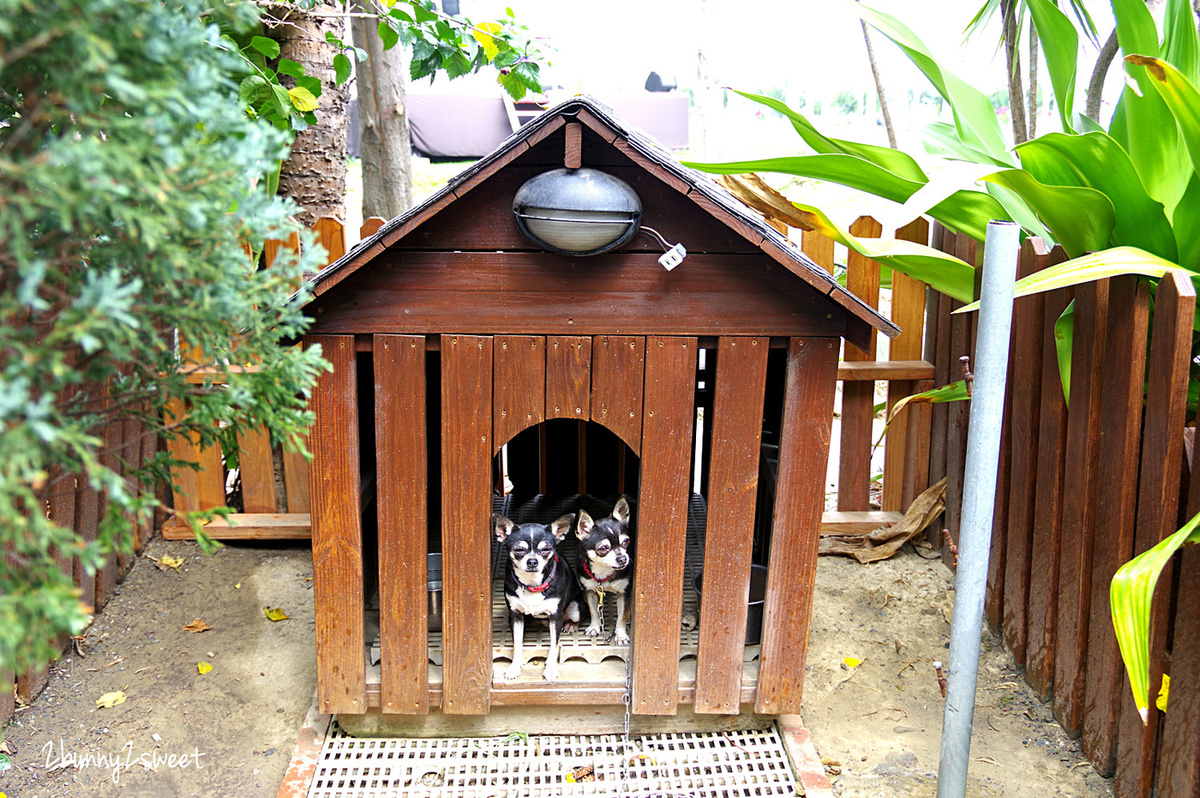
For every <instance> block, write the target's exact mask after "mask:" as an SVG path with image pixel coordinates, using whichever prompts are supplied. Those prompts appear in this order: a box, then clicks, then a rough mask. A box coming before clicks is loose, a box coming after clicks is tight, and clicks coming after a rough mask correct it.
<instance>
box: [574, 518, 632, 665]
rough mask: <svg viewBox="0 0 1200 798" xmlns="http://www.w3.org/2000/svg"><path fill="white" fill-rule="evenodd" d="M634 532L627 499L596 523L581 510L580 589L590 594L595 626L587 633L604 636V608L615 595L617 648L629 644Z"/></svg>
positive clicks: (588, 599) (614, 634) (591, 625)
mask: <svg viewBox="0 0 1200 798" xmlns="http://www.w3.org/2000/svg"><path fill="white" fill-rule="evenodd" d="M631 532H632V528H631V524H630V512H629V502H627V501H626V500H625V497H624V496H622V497H621V498H620V499H618V500H617V505H616V507H614V508H613V511H612V515H610V516H608V517H607V518H601V519H600V520H599V521H593V520H592V517H591V516H590V515H588V513H587V511H586V510H580V511H579V526H578V527H577V528H576V530H575V536H576V537H577V538H579V561H578V566H579V568H578V576H579V586H580V587H581V588H583V592H584V594H585V595H587V603H588V610H589V611H590V613H591V623H589V624H588V627H587V629H585V630H584V634H586V635H588V636H591V637H594V636H596V635H598V634H600V624H601V621H602V618H601V614H600V605H601V603H602V602H603V600H604V594H605V593H612V594H615V595H616V598H617V619H616V624H615V628H614V629H613V637H614V638H615V639H616V642H617V645H622V646H625V645H629V635H628V634H627V633H626V631H625V624H626V621H627V616H626V610H627V608H628V606H629V604H628V602H629V594H630V590H631V588H632V587H633V554H632V551H631V542H632V541H631V539H630V533H631Z"/></svg>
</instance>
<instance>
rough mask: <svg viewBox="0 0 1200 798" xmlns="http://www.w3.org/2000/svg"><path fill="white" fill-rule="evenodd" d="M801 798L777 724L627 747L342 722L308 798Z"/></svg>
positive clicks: (580, 739) (638, 740)
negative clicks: (400, 731) (383, 730)
mask: <svg viewBox="0 0 1200 798" xmlns="http://www.w3.org/2000/svg"><path fill="white" fill-rule="evenodd" d="M626 763H628V764H626ZM623 765H625V772H624V773H622V766H623ZM796 794H797V789H796V784H795V780H794V779H793V776H792V771H791V768H790V767H789V765H788V759H787V754H786V753H785V750H784V746H783V742H782V741H781V739H780V737H779V734H778V732H777V731H776V729H775V727H774V726H772V727H770V728H767V729H763V730H760V731H731V732H706V733H692V734H653V735H645V736H638V737H632V738H630V740H629V742H628V743H625V742H624V741H623V740H622V738H621V737H619V736H616V735H598V736H530V737H529V738H528V739H525V738H517V737H515V736H513V735H510V736H509V737H507V738H501V737H494V738H440V739H411V738H378V739H376V738H354V737H350V736H348V735H346V734H345V733H344V732H343V731H342V730H341V728H340V727H339V726H338V725H337V723H336V722H335V723H334V724H333V725H332V727H331V728H330V730H329V734H328V736H327V737H326V739H325V745H324V747H323V748H322V750H321V754H320V758H319V760H318V762H317V770H316V774H315V775H314V776H313V780H312V782H311V786H310V787H309V790H308V798H385V796H386V797H387V798H391V797H392V796H404V797H405V798H408V797H409V796H412V798H422V797H424V798H490V797H492V796H494V797H495V798H523V797H524V796H531V797H532V796H544V795H556V796H616V797H623V796H631V797H632V796H638V797H640V798H653V797H659V798H684V796H687V797H688V798H724V797H725V796H768V795H780V796H795V795H796Z"/></svg>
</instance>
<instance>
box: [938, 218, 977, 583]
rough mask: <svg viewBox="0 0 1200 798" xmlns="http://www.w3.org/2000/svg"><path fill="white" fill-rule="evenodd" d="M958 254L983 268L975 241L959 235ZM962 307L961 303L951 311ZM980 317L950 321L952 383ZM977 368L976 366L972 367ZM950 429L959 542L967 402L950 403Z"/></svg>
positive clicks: (949, 505) (950, 483)
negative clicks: (976, 321)
mask: <svg viewBox="0 0 1200 798" xmlns="http://www.w3.org/2000/svg"><path fill="white" fill-rule="evenodd" d="M954 248H955V254H957V255H958V258H959V259H960V260H963V261H966V262H967V263H971V264H974V265H976V267H978V266H979V264H977V263H976V261H975V239H973V238H971V237H970V236H968V235H959V236H958V237H957V240H956V241H955V247H954ZM979 284H980V270H979V269H978V268H977V269H976V272H975V292H976V293H975V295H976V296H978V291H979V288H978V286H979ZM961 306H962V305H961V303H959V302H958V301H957V300H956V301H953V302H952V303H951V308H952V309H953V310H957V309H958V308H960V307H961ZM975 317H976V314H974V313H970V314H959V315H955V316H952V317H951V319H950V350H951V351H950V381H951V382H956V381H958V380H961V379H963V364H962V361H961V358H962V357H963V356H968V357H973V356H974V354H975V351H974V349H975ZM972 368H974V366H972ZM949 405H950V407H949V409H948V411H947V426H946V513H945V519H946V520H945V526H946V527H947V528H948V529H949V530H950V533H951V535H952V537H953V539H954V540H955V541H957V540H958V532H959V521H960V520H961V518H962V499H963V485H964V484H965V479H966V470H965V469H966V460H967V434H968V432H969V427H970V417H971V416H970V406H969V404H968V403H967V402H950V403H949ZM942 560H943V561H945V563H946V565H947V566H949V567H953V556H952V555H951V553H950V550H949V547H946V548H945V549H943V551H942Z"/></svg>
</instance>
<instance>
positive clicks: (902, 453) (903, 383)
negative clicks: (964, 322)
mask: <svg viewBox="0 0 1200 798" xmlns="http://www.w3.org/2000/svg"><path fill="white" fill-rule="evenodd" d="M896 238H897V239H899V240H902V241H916V242H919V243H921V244H924V243H925V242H926V241H928V240H929V222H928V221H926V220H925V219H917V220H915V221H914V222H912V223H911V224H909V225H907V226H905V227H903V228H901V229H899V230H897V231H896ZM925 291H926V285H925V283H922V282H921V281H920V280H914V279H913V278H911V277H909V276H908V275H905V274H901V273H900V272H892V321H893V322H895V323H896V325H897V326H899V327H900V335H898V336H896V338H895V339H893V340H892V342H891V343H890V344H888V360H920V359H921V355H922V348H923V346H922V344H923V340H924V332H925V329H924V327H925ZM916 392H917V391H916V383H915V382H913V381H911V380H897V381H895V382H891V383H889V384H888V397H887V405H888V412H889V414H890V412H891V409H892V407H893V406H894V405H895V404H896V402H898V401H900V400H901V399H902V398H904V397H905V396H910V395H912V394H913V393H916ZM917 412H919V411H915V410H912V409H904V410H901V411H900V415H899V416H898V417H897V418H896V419H895V421H894V422H893V423H892V425H891V426H890V427H889V428H888V434H887V439H886V440H885V441H884V455H883V462H884V466H883V499H882V509H884V510H889V511H892V510H894V511H900V512H903V511H904V510H905V509H907V507H908V505H909V504H910V503H911V502H912V500H913V499H914V498H915V497H916V494H917V493H920V492H921V491H922V490H924V488H923V487H921V486H918V485H916V484H915V483H916V480H915V479H914V478H913V477H914V475H913V474H911V471H912V470H913V467H914V466H915V465H916V461H915V460H913V459H912V458H911V457H910V452H909V440H908V439H909V436H910V434H911V435H915V434H917V429H916V428H915V426H914V423H913V422H914V421H915V420H916V414H917Z"/></svg>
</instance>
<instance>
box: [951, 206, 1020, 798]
mask: <svg viewBox="0 0 1200 798" xmlns="http://www.w3.org/2000/svg"><path fill="white" fill-rule="evenodd" d="M1020 233H1021V228H1020V227H1019V226H1017V225H1016V224H1013V223H1012V222H998V221H992V222H989V223H988V226H987V235H986V237H985V239H984V245H983V284H982V287H981V289H980V308H979V332H978V336H977V339H976V343H975V363H974V366H975V379H974V386H973V390H972V397H971V421H970V431H969V433H968V435H967V463H966V470H965V474H964V484H963V503H962V515H961V519H962V520H961V524H960V527H959V532H958V568H957V571H956V573H955V593H954V622H953V624H952V625H951V627H950V657H949V668H948V673H947V677H946V679H947V681H946V708H945V711H944V713H943V717H942V750H941V759H940V761H939V763H938V788H937V795H938V798H962V796H965V795H966V792H967V766H968V763H969V762H970V753H971V723H972V721H973V720H974V715H975V686H976V680H977V677H978V675H979V646H980V639H981V633H982V631H983V598H984V589H985V587H986V585H987V571H988V554H989V552H990V549H991V539H992V516H993V513H994V508H995V503H996V474H997V472H998V470H999V464H1000V431H1001V425H1002V424H1003V422H1004V384H1005V381H1006V380H1007V377H1008V342H1009V338H1010V337H1011V333H1012V306H1013V283H1014V282H1015V280H1016V274H1017V255H1018V251H1019V248H1020Z"/></svg>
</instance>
